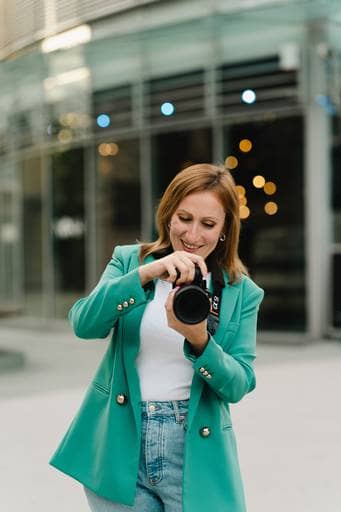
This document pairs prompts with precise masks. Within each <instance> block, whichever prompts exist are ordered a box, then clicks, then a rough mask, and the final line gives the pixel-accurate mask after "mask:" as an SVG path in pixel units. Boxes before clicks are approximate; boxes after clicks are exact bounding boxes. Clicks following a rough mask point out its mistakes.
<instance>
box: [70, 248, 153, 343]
mask: <svg viewBox="0 0 341 512" xmlns="http://www.w3.org/2000/svg"><path fill="white" fill-rule="evenodd" d="M144 302H146V293H145V291H144V289H143V287H142V285H141V281H140V276H139V272H138V266H137V267H136V268H134V269H133V270H131V271H129V272H126V273H125V271H124V257H123V255H122V249H121V247H119V246H117V247H116V248H115V250H114V253H113V255H112V258H111V261H110V262H109V263H108V265H107V267H106V268H105V270H104V272H103V274H102V276H101V278H100V280H99V282H98V284H97V285H96V287H95V288H94V289H93V290H92V292H91V293H90V294H89V295H88V296H87V297H84V298H81V299H79V300H78V301H77V302H75V304H74V305H73V306H72V308H71V310H70V311H69V315H68V318H69V320H70V323H71V325H72V328H73V331H74V333H75V334H76V336H78V337H79V338H85V339H96V338H106V337H107V336H108V334H109V332H110V330H111V329H112V328H113V326H114V325H115V323H116V321H117V319H118V318H119V317H120V316H122V315H125V314H126V313H127V312H128V311H131V310H132V308H136V307H138V306H140V305H141V304H143V303H144Z"/></svg>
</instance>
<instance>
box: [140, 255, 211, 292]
mask: <svg viewBox="0 0 341 512" xmlns="http://www.w3.org/2000/svg"><path fill="white" fill-rule="evenodd" d="M195 265H198V267H199V268H200V270H201V273H202V275H203V276H206V274H207V266H206V263H205V260H204V259H203V258H202V257H201V256H199V255H198V254H194V253H190V252H186V251H175V252H172V253H171V254H168V255H167V256H164V257H163V258H160V259H158V260H155V261H153V262H151V263H147V264H146V265H141V266H140V267H139V274H140V280H141V284H142V286H144V285H145V284H146V283H148V282H149V281H151V280H152V279H163V280H164V281H168V282H170V283H176V284H177V285H181V284H185V283H191V282H192V281H193V279H194V273H195ZM178 274H180V275H179V277H178ZM177 277H178V278H177Z"/></svg>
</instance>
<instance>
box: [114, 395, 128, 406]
mask: <svg viewBox="0 0 341 512" xmlns="http://www.w3.org/2000/svg"><path fill="white" fill-rule="evenodd" d="M127 401H128V398H127V397H126V395H124V394H123V393H119V394H118V395H117V396H116V402H117V403H118V404H119V405H124V404H126V403H127Z"/></svg>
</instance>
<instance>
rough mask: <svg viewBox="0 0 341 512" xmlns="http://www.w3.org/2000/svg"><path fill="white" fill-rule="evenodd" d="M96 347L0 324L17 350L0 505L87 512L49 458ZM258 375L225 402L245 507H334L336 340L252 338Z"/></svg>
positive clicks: (2, 442)
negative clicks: (263, 341) (251, 388)
mask: <svg viewBox="0 0 341 512" xmlns="http://www.w3.org/2000/svg"><path fill="white" fill-rule="evenodd" d="M105 348H106V342H105V341H81V340H76V338H74V337H73V335H72V334H71V333H70V331H69V330H68V329H67V328H65V329H59V330H54V331H52V332H44V331H33V330H32V331H30V330H26V331H25V330H23V329H9V328H4V327H2V328H1V327H0V349H2V350H8V349H10V350H13V351H18V352H21V353H23V354H24V356H25V365H24V366H23V367H21V368H18V369H17V370H15V371H13V370H11V371H5V370H3V369H2V370H1V373H0V418H1V430H0V453H1V457H0V479H1V493H0V510H1V511H3V512H46V511H48V512H83V511H84V512H88V507H87V504H86V501H85V498H84V496H83V492H82V488H81V486H80V485H79V484H78V483H76V482H75V481H73V480H72V479H70V478H68V477H66V476H64V475H63V474H61V473H59V472H58V471H56V470H55V469H53V468H51V467H49V466H48V459H49V457H50V456H51V454H52V452H53V450H54V449H55V447H56V445H57V443H58V442H59V440H60V438H61V436H62V435H63V433H64V432H65V430H66V428H67V426H68V424H69V422H70V421H71V419H72V417H73V415H74V413H75V412H76V410H77V408H78V406H79V404H80V401H81V399H82V396H83V394H84V392H85V388H86V386H87V384H88V382H89V380H90V378H91V376H92V375H93V373H94V371H95V369H96V367H97V364H98V362H99V360H100V359H101V356H102V354H103V353H104V351H105ZM257 377H258V385H257V388H256V391H255V392H253V393H252V394H250V395H248V396H246V397H245V398H244V400H242V402H241V403H239V404H237V405H235V406H233V408H232V413H233V418H234V428H235V431H236V435H237V440H238V447H239V455H240V461H241V466H242V472H243V475H244V482H245V487H246V493H247V501H248V512H288V511H290V512H305V511H307V512H322V511H323V512H340V510H341V485H340V474H341V463H340V461H341V441H340V437H341V407H340V390H341V343H340V342H327V341H321V342H319V343H314V344H312V345H304V346H289V347H284V346H275V345H259V349H258V359H257ZM208 512H224V511H208Z"/></svg>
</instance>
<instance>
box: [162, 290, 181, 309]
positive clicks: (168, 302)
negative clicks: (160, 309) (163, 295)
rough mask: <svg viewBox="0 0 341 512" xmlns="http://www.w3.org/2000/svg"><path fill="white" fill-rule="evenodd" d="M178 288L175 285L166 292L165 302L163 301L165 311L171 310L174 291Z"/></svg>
mask: <svg viewBox="0 0 341 512" xmlns="http://www.w3.org/2000/svg"><path fill="white" fill-rule="evenodd" d="M178 289H179V286H176V287H175V288H173V290H171V291H170V292H169V294H168V297H167V299H166V302H165V308H166V311H168V312H171V311H173V302H174V295H175V293H176V291H177V290H178Z"/></svg>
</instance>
